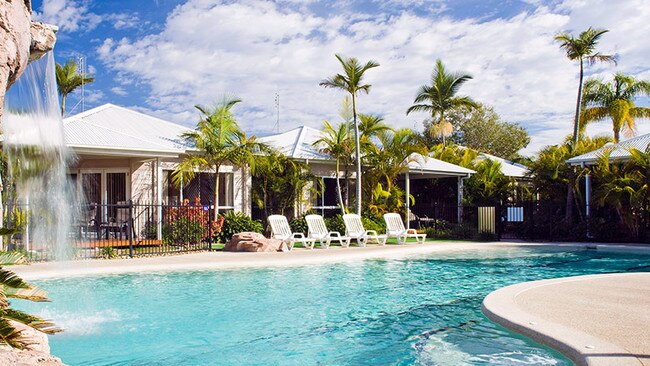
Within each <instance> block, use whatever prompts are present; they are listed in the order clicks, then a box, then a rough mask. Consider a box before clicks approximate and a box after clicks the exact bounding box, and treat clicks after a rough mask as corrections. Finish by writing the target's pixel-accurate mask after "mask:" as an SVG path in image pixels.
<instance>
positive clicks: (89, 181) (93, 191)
mask: <svg viewBox="0 0 650 366" xmlns="http://www.w3.org/2000/svg"><path fill="white" fill-rule="evenodd" d="M101 184H102V173H83V174H82V175H81V193H82V194H83V200H84V201H85V203H102V190H101Z"/></svg>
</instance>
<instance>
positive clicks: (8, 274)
mask: <svg viewBox="0 0 650 366" xmlns="http://www.w3.org/2000/svg"><path fill="white" fill-rule="evenodd" d="M0 286H4V287H5V288H7V287H9V288H21V289H26V288H29V284H28V283H27V282H25V281H24V280H23V279H22V278H20V277H19V276H18V275H17V274H15V273H13V272H12V271H9V270H6V269H4V268H0Z"/></svg>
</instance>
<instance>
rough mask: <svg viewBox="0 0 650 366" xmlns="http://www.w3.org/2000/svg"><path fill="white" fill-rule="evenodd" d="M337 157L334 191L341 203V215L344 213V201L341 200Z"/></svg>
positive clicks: (337, 160) (337, 159)
mask: <svg viewBox="0 0 650 366" xmlns="http://www.w3.org/2000/svg"><path fill="white" fill-rule="evenodd" d="M339 166H340V163H339V158H338V157H337V158H336V192H337V193H338V195H339V203H340V204H341V215H345V203H344V202H343V195H342V194H341V178H340V177H339Z"/></svg>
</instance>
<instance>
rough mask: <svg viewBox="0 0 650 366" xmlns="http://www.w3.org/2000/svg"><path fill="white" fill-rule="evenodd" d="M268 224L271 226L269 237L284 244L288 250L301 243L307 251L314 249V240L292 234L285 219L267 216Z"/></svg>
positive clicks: (298, 234)
mask: <svg viewBox="0 0 650 366" xmlns="http://www.w3.org/2000/svg"><path fill="white" fill-rule="evenodd" d="M269 224H270V225H271V237H272V238H273V239H278V240H282V241H283V242H285V243H286V244H287V248H289V250H291V249H293V246H294V244H295V243H302V245H304V246H305V248H308V249H313V248H314V242H315V240H314V239H309V238H305V235H304V234H303V233H294V232H292V231H291V226H289V221H287V218H286V217H284V216H282V215H271V216H269Z"/></svg>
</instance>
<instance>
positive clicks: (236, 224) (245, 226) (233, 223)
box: [214, 211, 264, 243]
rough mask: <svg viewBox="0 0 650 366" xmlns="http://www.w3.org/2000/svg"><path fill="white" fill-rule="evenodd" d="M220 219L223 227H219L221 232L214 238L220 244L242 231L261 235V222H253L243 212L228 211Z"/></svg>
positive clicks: (262, 228)
mask: <svg viewBox="0 0 650 366" xmlns="http://www.w3.org/2000/svg"><path fill="white" fill-rule="evenodd" d="M220 218H221V219H223V225H222V226H221V230H220V231H219V232H218V233H217V234H216V235H215V236H214V238H215V239H216V240H217V241H218V242H220V243H225V242H227V241H229V240H230V239H231V238H232V236H233V235H234V234H237V233H241V232H244V231H249V232H255V233H262V232H263V231H264V227H263V226H262V222H261V221H259V220H253V219H252V218H250V216H248V215H246V214H245V213H243V212H234V211H228V212H226V213H225V214H224V215H223V216H221V217H220Z"/></svg>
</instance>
